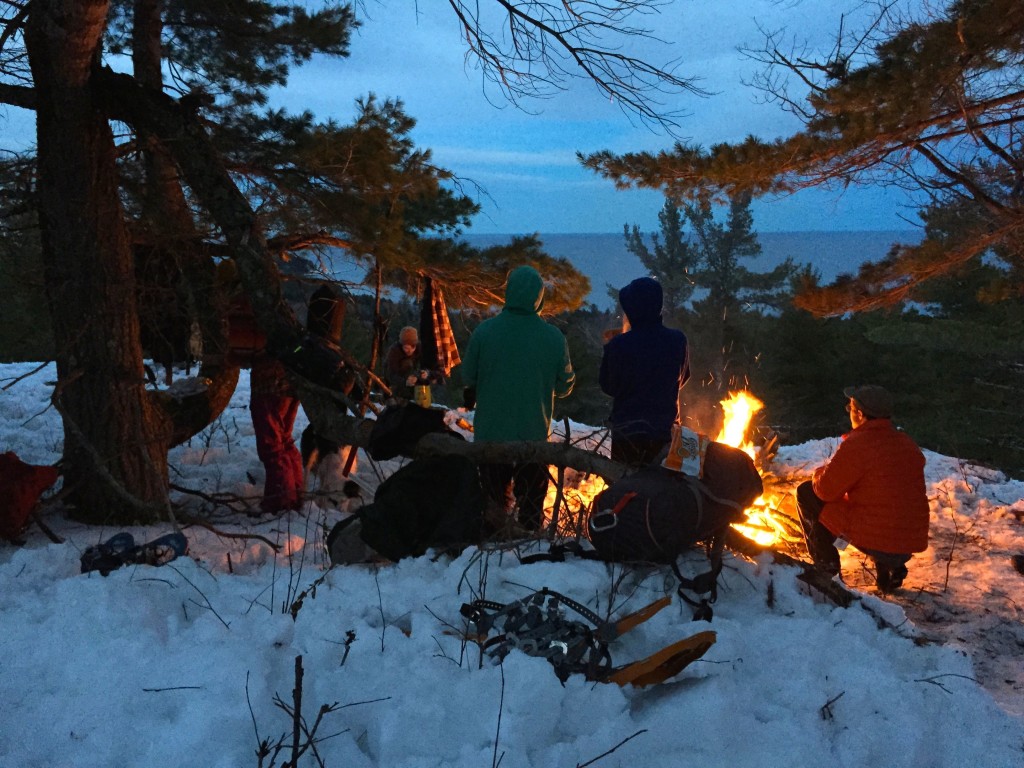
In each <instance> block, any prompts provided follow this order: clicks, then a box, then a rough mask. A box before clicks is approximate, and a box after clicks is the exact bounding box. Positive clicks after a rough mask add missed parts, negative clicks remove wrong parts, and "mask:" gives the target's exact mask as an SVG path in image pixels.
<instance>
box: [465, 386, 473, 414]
mask: <svg viewBox="0 0 1024 768" xmlns="http://www.w3.org/2000/svg"><path fill="white" fill-rule="evenodd" d="M462 407H463V408H465V409H466V410H467V411H472V410H473V409H474V408H476V387H464V388H463V390H462Z"/></svg>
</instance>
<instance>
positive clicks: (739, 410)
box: [544, 391, 794, 547]
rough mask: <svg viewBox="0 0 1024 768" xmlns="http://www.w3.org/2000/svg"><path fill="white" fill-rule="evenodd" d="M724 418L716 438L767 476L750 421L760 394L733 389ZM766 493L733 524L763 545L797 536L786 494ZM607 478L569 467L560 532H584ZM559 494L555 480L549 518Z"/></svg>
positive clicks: (546, 504)
mask: <svg viewBox="0 0 1024 768" xmlns="http://www.w3.org/2000/svg"><path fill="white" fill-rule="evenodd" d="M721 406H722V413H723V415H724V420H723V423H722V428H721V430H720V431H719V433H718V435H717V436H716V437H715V438H714V440H715V442H719V443H723V444H725V445H729V446H732V447H733V448H739V449H740V450H742V451H744V452H745V453H746V454H747V455H748V456H750V457H751V458H752V459H753V460H754V464H755V466H756V467H757V469H758V472H760V473H761V475H762V478H765V470H764V466H763V464H764V461H765V457H764V456H763V455H762V449H761V448H759V447H758V446H756V445H755V444H754V442H753V441H752V440H751V439H750V437H749V435H748V433H749V432H750V425H751V422H752V420H753V418H754V416H756V415H757V413H758V412H759V411H760V410H761V409H762V408H763V407H764V403H762V402H761V401H760V400H759V399H758V398H756V397H754V396H753V395H752V394H750V393H749V392H746V391H739V392H730V393H729V396H728V397H727V398H726V399H725V400H722V401H721ZM550 471H551V474H552V477H557V473H558V468H557V467H554V466H552V467H550ZM765 485H766V492H765V494H764V495H762V496H760V497H758V498H757V499H756V500H755V501H754V503H753V504H752V505H751V506H750V507H749V508H747V510H746V514H747V519H746V521H745V522H744V523H737V524H735V525H734V526H733V527H734V528H735V529H736V530H737V531H738V532H739V533H741V534H743V535H744V536H746V537H747V538H749V539H751V540H752V541H754V542H755V543H756V544H758V545H760V546H763V547H770V546H773V545H775V544H777V543H779V542H780V541H782V540H787V541H791V540H794V534H793V530H792V529H793V524H792V522H791V520H790V519H789V518H788V517H787V516H786V515H785V514H783V513H782V512H780V511H779V507H780V506H781V504H782V501H783V499H784V498H785V496H784V495H783V494H778V493H773V492H770V491H768V490H767V486H768V483H767V482H766V483H765ZM607 487H608V486H607V484H606V483H605V481H604V480H603V479H602V478H600V477H598V476H597V475H591V474H584V473H582V472H577V471H576V470H573V469H571V468H567V469H566V470H565V475H564V481H563V483H562V502H561V504H560V505H559V509H560V510H562V512H561V513H560V514H559V515H558V518H557V520H558V528H559V533H560V534H561V535H565V536H577V535H580V534H581V533H582V529H583V528H584V527H585V526H584V522H583V521H584V520H585V518H586V512H587V510H588V509H589V508H590V505H591V502H592V501H593V499H594V498H595V497H596V496H597V495H598V494H599V493H600V492H601V491H603V490H604V489H605V488H607ZM557 495H558V488H557V484H556V483H552V484H551V486H550V488H549V489H548V495H547V498H546V499H545V500H544V511H545V517H546V518H547V522H548V523H550V522H551V521H552V519H554V510H555V507H556V503H557V501H558V499H557Z"/></svg>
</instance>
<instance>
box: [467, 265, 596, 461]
mask: <svg viewBox="0 0 1024 768" xmlns="http://www.w3.org/2000/svg"><path fill="white" fill-rule="evenodd" d="M542 306H544V281H543V280H542V279H541V276H540V274H539V273H538V272H537V270H535V269H534V268H533V267H517V268H516V269H514V270H512V273H511V274H510V275H509V276H508V283H507V284H506V285H505V308H504V309H503V310H502V311H501V313H500V314H498V315H497V316H496V317H492V318H491V319H490V320H485V321H484V322H482V323H481V324H480V326H479V327H478V328H477V329H476V331H474V332H473V336H472V337H471V338H470V340H469V346H468V348H467V349H466V358H465V359H464V360H463V361H462V379H463V381H464V382H465V383H466V384H467V385H468V386H472V387H476V402H477V406H476V418H475V419H474V421H473V430H474V440H476V441H477V442H487V441H491V442H494V441H501V442H510V441H516V440H547V439H548V435H550V434H551V411H552V410H553V408H554V400H555V396H558V397H565V396H566V395H568V394H569V393H570V392H572V387H573V384H574V383H575V381H576V374H575V373H573V370H572V362H571V361H570V360H569V346H568V344H566V341H565V336H563V335H562V332H561V331H560V330H558V329H557V328H555V327H554V326H553V325H550V324H548V323H546V322H544V321H543V320H541V318H540V316H539V315H538V312H540V309H541V307H542Z"/></svg>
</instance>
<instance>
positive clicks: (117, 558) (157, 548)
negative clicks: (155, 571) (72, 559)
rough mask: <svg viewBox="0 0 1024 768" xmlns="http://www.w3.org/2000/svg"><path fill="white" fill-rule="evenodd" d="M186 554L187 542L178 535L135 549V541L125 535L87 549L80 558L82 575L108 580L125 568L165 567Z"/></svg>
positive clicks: (132, 537)
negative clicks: (112, 574) (97, 576)
mask: <svg viewBox="0 0 1024 768" xmlns="http://www.w3.org/2000/svg"><path fill="white" fill-rule="evenodd" d="M187 551H188V540H187V539H186V538H185V536H184V535H183V534H181V533H178V532H175V533H168V534H165V535H164V536H161V537H160V538H158V539H154V540H153V541H150V542H148V543H146V544H140V545H138V546H136V544H135V537H134V536H132V534H130V533H128V532H127V531H125V532H122V533H118V534H115V535H114V536H111V537H110V538H109V539H107V540H106V541H104V542H103V543H101V544H95V545H93V546H91V547H86V549H85V551H84V552H82V556H81V563H82V573H89V572H91V571H99V572H100V575H101V576H106V575H108V574H109V573H110V572H111V571H116V570H117V569H118V568H121V567H122V566H125V565H164V564H165V563H169V562H171V561H172V560H174V559H176V558H178V557H180V556H181V555H184V554H185V553H186V552H187Z"/></svg>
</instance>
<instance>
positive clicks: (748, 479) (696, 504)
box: [587, 442, 763, 620]
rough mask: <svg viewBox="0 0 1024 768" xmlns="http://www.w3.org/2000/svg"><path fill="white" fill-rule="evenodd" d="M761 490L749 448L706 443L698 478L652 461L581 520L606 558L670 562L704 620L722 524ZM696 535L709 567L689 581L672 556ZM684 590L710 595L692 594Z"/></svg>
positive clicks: (739, 515) (737, 516)
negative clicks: (706, 548)
mask: <svg viewBox="0 0 1024 768" xmlns="http://www.w3.org/2000/svg"><path fill="white" fill-rule="evenodd" d="M762 491H763V486H762V483H761V476H760V475H759V474H758V472H757V468H756V467H755V466H754V462H753V460H752V459H751V458H750V457H749V456H747V454H745V453H744V452H743V451H741V450H739V449H738V448H732V447H731V446H728V445H725V444H723V443H716V442H712V443H710V444H709V445H708V447H707V451H706V454H705V460H704V474H703V476H702V477H700V478H697V477H692V476H690V475H686V474H684V473H681V472H675V471H672V470H667V469H664V468H663V467H661V466H657V465H655V466H651V467H646V468H644V469H641V470H639V471H637V472H635V473H634V474H632V475H627V476H626V477H624V478H622V479H621V480H618V481H616V482H614V483H612V485H611V486H609V487H608V488H606V489H605V490H604V491H602V492H601V493H600V494H598V495H597V497H596V498H595V499H594V501H593V504H592V506H591V512H590V516H589V518H588V520H587V528H588V533H589V537H590V541H591V543H592V544H593V545H594V548H595V549H596V550H597V552H598V555H599V556H600V558H601V559H604V560H612V561H645V562H655V563H670V564H672V566H673V568H674V569H675V572H676V576H677V578H679V581H680V586H679V591H678V593H679V596H680V597H681V598H683V599H684V600H686V601H687V602H689V603H691V604H692V605H694V606H696V607H697V612H696V613H695V615H694V618H695V619H707V620H710V618H711V615H712V611H711V603H714V602H715V599H716V598H717V578H718V574H719V572H720V571H721V569H722V549H723V547H724V543H725V533H726V530H727V529H728V526H729V525H731V524H732V523H736V522H739V521H741V520H743V519H744V517H745V515H744V510H745V509H746V508H747V507H748V506H749V505H750V504H751V503H753V501H754V500H755V499H756V498H757V497H758V496H760V495H761V493H762ZM702 541H703V542H707V543H708V544H709V550H710V552H709V558H710V560H711V570H710V571H708V572H707V573H704V574H700V575H699V576H697V577H695V578H693V579H687V578H685V577H683V576H682V574H681V573H680V572H679V569H678V568H677V567H676V565H675V562H676V558H678V557H679V555H680V554H681V553H682V552H683V551H684V550H687V549H689V548H691V547H693V546H694V545H696V544H697V543H698V542H702ZM686 591H691V592H695V593H697V594H698V595H705V594H706V595H708V597H702V598H700V599H699V600H694V599H693V598H690V597H689V596H688V595H687V594H686V593H685V592H686Z"/></svg>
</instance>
